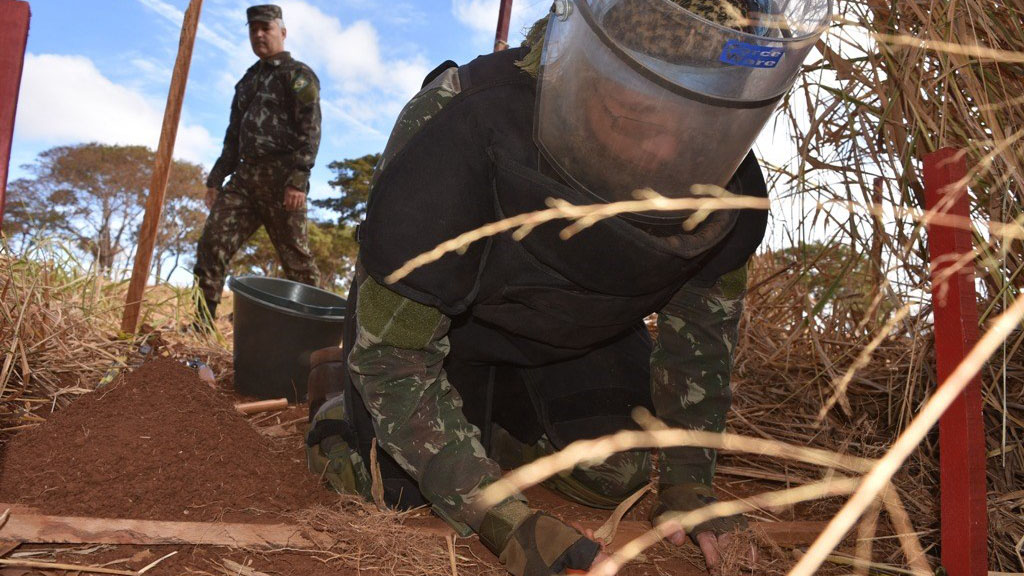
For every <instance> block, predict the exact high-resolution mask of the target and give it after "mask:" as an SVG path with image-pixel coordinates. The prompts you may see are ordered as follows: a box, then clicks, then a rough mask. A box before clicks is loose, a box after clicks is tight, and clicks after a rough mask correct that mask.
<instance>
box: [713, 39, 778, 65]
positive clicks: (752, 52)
mask: <svg viewBox="0 0 1024 576" xmlns="http://www.w3.org/2000/svg"><path fill="white" fill-rule="evenodd" d="M785 52H786V51H785V50H783V49H782V48H778V47H775V46H758V45H757V44H747V43H746V42H740V41H739V40H729V41H728V42H726V43H725V46H723V47H722V55H721V56H719V57H718V59H719V60H720V61H722V62H725V63H726V64H732V65H734V66H746V67H747V68H775V66H776V65H777V64H778V63H779V60H781V59H782V55H783V54H785Z"/></svg>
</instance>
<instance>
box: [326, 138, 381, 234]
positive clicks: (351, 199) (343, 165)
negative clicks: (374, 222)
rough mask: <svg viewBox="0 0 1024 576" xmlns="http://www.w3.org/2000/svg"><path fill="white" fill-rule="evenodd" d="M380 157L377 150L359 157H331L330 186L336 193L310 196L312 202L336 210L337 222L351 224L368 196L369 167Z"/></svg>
mask: <svg viewBox="0 0 1024 576" xmlns="http://www.w3.org/2000/svg"><path fill="white" fill-rule="evenodd" d="M379 160H380V154H379V153H378V154H367V155H366V156H362V157H360V158H348V159H345V160H341V161H338V160H335V161H334V162H331V163H330V164H328V165H327V167H328V168H330V169H331V170H333V171H334V179H333V180H331V181H330V182H329V184H330V185H331V188H334V189H335V190H337V191H338V192H339V193H340V195H339V196H338V197H337V198H325V199H323V200H313V205H314V206H317V207H318V208H326V209H328V210H333V211H335V212H337V213H338V224H341V225H347V226H355V225H356V224H358V223H359V222H360V221H361V220H362V219H363V216H364V215H365V214H366V200H367V198H369V196H370V185H371V184H372V181H373V168H374V166H376V165H377V162H378V161H379Z"/></svg>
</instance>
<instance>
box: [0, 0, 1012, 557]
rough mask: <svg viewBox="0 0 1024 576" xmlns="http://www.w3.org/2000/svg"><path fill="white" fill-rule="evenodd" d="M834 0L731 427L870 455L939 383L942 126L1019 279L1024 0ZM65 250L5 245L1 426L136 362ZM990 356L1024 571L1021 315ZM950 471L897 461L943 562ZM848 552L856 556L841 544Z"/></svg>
mask: <svg viewBox="0 0 1024 576" xmlns="http://www.w3.org/2000/svg"><path fill="white" fill-rule="evenodd" d="M838 9H839V11H840V12H839V14H837V18H836V20H835V22H834V24H833V27H832V29H831V30H830V31H829V33H828V34H827V35H826V36H825V37H824V38H823V39H822V42H821V43H820V44H819V50H820V52H819V59H818V60H817V61H814V62H810V63H809V65H808V66H807V67H806V68H807V73H806V74H805V75H803V76H802V77H801V80H800V81H799V84H798V86H797V87H796V88H795V89H794V91H793V92H792V93H791V95H790V97H789V98H787V100H786V102H785V105H784V108H783V110H782V113H781V115H780V116H779V117H778V124H777V126H781V127H785V126H786V125H788V126H789V127H790V128H792V132H793V133H794V134H795V136H794V139H795V141H796V144H797V147H798V154H797V156H796V157H794V158H792V159H791V160H790V161H788V162H785V163H781V164H780V165H778V166H774V167H772V170H771V173H770V180H771V182H770V187H771V188H772V190H773V198H774V199H775V200H776V201H778V200H779V199H781V200H782V202H781V204H779V203H777V204H776V205H775V214H776V216H775V217H776V218H777V219H778V218H784V219H785V223H783V224H781V225H779V226H776V227H775V232H774V234H773V236H772V238H771V239H770V241H769V245H770V246H771V249H768V250H765V251H763V252H762V253H761V254H759V255H758V256H757V257H755V258H754V260H753V261H752V263H751V268H750V282H749V295H748V298H747V304H746V310H745V313H744V317H743V323H742V327H741V337H742V341H741V344H740V346H739V352H738V355H737V358H736V370H735V371H736V375H737V383H736V401H735V411H734V414H733V415H732V417H731V420H730V427H731V429H732V430H733V431H735V432H737V433H739V434H742V435H745V436H750V437H759V438H763V439H766V440H775V441H781V442H786V443H789V444H792V445H796V446H808V447H815V448H819V449H825V450H829V451H832V452H835V453H838V454H847V455H851V456H856V457H859V458H866V459H871V460H875V459H878V458H881V457H882V456H883V455H884V454H885V453H886V452H887V451H888V449H889V448H890V447H891V446H892V444H893V443H894V442H895V440H896V438H897V437H898V436H899V435H900V434H901V433H902V432H903V431H904V430H905V429H906V428H907V426H908V425H909V423H910V422H911V421H912V419H913V417H914V415H916V414H917V413H918V412H919V410H920V409H921V407H922V406H923V405H924V404H925V402H926V401H927V400H928V399H929V398H930V396H931V394H932V391H933V390H934V389H935V387H936V386H937V384H938V382H937V379H936V376H935V373H934V354H935V352H934V348H933V338H932V332H931V331H932V324H931V322H932V319H931V309H930V300H929V296H928V294H929V286H930V280H929V262H928V258H927V246H926V233H925V231H924V230H923V228H922V226H921V225H920V223H919V221H918V219H917V218H915V217H914V216H913V214H914V213H915V212H917V211H920V210H921V209H923V208H924V185H923V182H922V178H921V166H920V159H921V157H922V156H923V155H924V154H925V153H928V152H931V151H934V150H936V149H938V148H940V147H944V146H954V147H959V148H963V149H965V150H966V151H967V160H968V167H969V176H968V182H967V184H968V185H969V187H970V199H971V216H972V218H971V222H970V223H963V224H964V225H965V226H967V225H969V226H970V228H971V230H972V232H973V236H974V238H975V245H976V247H977V253H976V255H975V257H974V262H973V263H974V265H975V267H976V269H977V271H978V275H979V285H980V287H981V294H980V295H979V298H980V301H979V311H980V314H981V317H982V324H983V327H984V326H987V325H988V323H989V322H990V320H991V319H992V318H994V317H995V316H997V315H998V314H999V313H1001V312H1003V311H1005V310H1006V309H1007V308H1008V305H1009V303H1010V302H1013V301H1014V300H1015V299H1016V298H1017V297H1019V295H1020V289H1021V287H1022V286H1024V275H1022V273H1021V269H1022V266H1024V244H1022V241H1021V238H1022V237H1024V236H1022V234H1024V226H1022V222H1024V215H1022V214H1024V211H1022V205H1024V185H1022V177H1024V153H1022V150H1024V146H1022V138H1024V129H1022V127H1024V96H1022V90H1021V88H1022V85H1021V82H1020V78H1021V77H1024V64H1022V62H1024V57H1022V55H1024V19H1022V15H1024V0H1008V1H1006V2H1000V3H994V2H991V1H987V0H960V1H958V2H953V3H940V2H935V1H932V0H929V1H927V2H900V3H890V2H881V1H877V0H867V1H865V2H844V3H840V4H839V5H838ZM518 225H519V226H523V225H525V226H526V230H525V231H528V230H529V227H530V226H529V223H528V222H520V223H519V224H518ZM453 246H454V245H453ZM57 254H58V253H57V252H56V251H50V252H48V253H46V254H41V255H40V257H37V258H33V259H28V260H25V259H15V258H12V257H10V256H9V255H4V256H0V283H2V284H0V314H2V318H0V319H2V321H3V325H2V328H0V350H2V351H3V353H4V354H5V356H4V364H3V370H2V372H0V429H2V430H4V431H7V432H12V431H14V430H16V429H18V428H21V427H24V426H32V425H36V423H38V421H40V419H41V418H42V417H43V415H45V412H46V411H48V410H49V409H51V408H53V407H59V406H61V405H63V404H65V403H67V402H68V401H70V399H71V398H73V397H74V396H75V395H76V394H80V393H83V392H85V391H87V390H89V389H91V388H92V387H94V386H95V384H96V383H97V382H98V381H99V380H100V379H101V378H102V377H103V375H104V374H105V373H106V372H107V371H108V370H109V368H110V367H111V365H116V364H117V363H121V364H124V363H127V362H128V359H129V358H130V356H131V354H132V350H134V348H135V347H136V346H137V344H138V343H139V342H138V340H137V339H134V340H133V339H118V338H117V337H116V330H117V326H118V323H119V322H118V321H119V318H120V306H121V303H122V302H123V294H124V286H123V285H118V284H106V283H104V282H102V281H100V280H98V279H96V278H95V277H92V276H90V275H88V274H85V275H82V274H80V273H77V272H74V270H73V269H74V268H75V267H74V266H73V265H70V264H69V263H68V261H67V259H63V260H62V258H60V257H59V255H57ZM188 302H189V301H188V298H187V296H184V295H181V294H178V293H176V292H174V291H169V292H167V293H166V298H164V299H162V301H161V302H159V303H158V305H156V306H151V307H150V308H147V310H148V311H147V312H146V314H148V315H149V316H148V317H147V318H145V319H144V322H148V323H149V324H150V325H152V326H156V327H160V326H168V325H171V324H174V323H178V322H180V321H181V320H182V318H183V317H184V315H185V314H184V312H183V311H185V310H188V309H189V303H188ZM178 345H179V346H180V347H181V348H180V350H182V351H183V352H184V353H188V354H193V355H205V357H207V358H210V359H211V360H212V363H213V364H214V365H215V368H218V371H219V372H223V371H225V370H229V369H230V366H229V364H230V361H229V360H228V359H227V357H226V353H225V351H224V350H223V348H220V347H218V346H217V345H215V344H209V343H207V342H206V341H202V340H194V341H181V342H180V344H178ZM218 362H219V363H220V364H219V365H217V363H218ZM981 374H982V381H983V394H984V405H985V412H984V419H985V426H986V430H987V432H988V439H987V447H988V450H989V452H988V483H989V484H988V489H989V502H988V504H989V506H988V510H989V524H990V526H989V527H990V550H991V553H990V569H991V570H993V571H1000V572H1020V571H1024V560H1022V559H1021V551H1020V545H1021V544H1022V543H1024V514H1022V511H1024V333H1022V332H1021V331H1019V330H1018V331H1017V332H1016V333H1014V334H1012V335H1011V336H1010V337H1009V338H1007V339H1006V341H1005V343H1004V345H1003V346H1002V347H1001V348H1000V349H999V350H998V351H997V353H996V355H995V356H993V357H992V358H991V359H990V361H989V363H988V364H987V365H986V366H984V367H983V368H982V372H981ZM938 470H939V467H938V455H937V436H936V435H934V434H933V435H930V436H927V437H926V438H925V439H924V441H923V442H922V443H921V444H920V446H919V447H918V448H917V450H916V451H914V452H913V453H911V454H910V456H909V458H908V459H907V460H906V462H905V463H904V465H903V466H902V467H901V468H900V469H899V471H898V472H897V473H896V475H895V476H894V477H893V479H892V486H894V487H895V488H896V492H897V493H898V494H899V496H900V498H901V499H902V501H903V503H904V505H905V507H906V510H907V513H908V516H909V520H910V522H911V524H912V525H913V527H914V529H915V530H916V531H917V533H916V534H917V536H918V537H919V538H920V540H921V542H922V544H923V547H924V549H925V552H926V553H927V554H928V555H929V556H930V562H931V564H932V566H936V565H937V561H936V556H937V548H936V546H937V544H938V543H939V534H938V529H939V520H938V518H939V511H938V501H937V498H936V494H937V493H938ZM719 477H720V478H722V479H724V480H730V481H743V480H756V481H757V482H760V483H764V484H767V485H771V484H773V483H774V484H777V485H778V487H779V488H780V489H782V488H787V487H790V486H805V485H811V484H814V483H816V482H819V481H821V480H822V477H823V471H822V470H821V468H820V467H818V466H816V465H813V464H809V463H804V462H800V461H786V462H780V461H779V460H778V459H777V458H774V457H768V456H757V455H751V454H743V453H736V454H728V455H725V456H723V458H722V460H721V462H720V468H719ZM835 508H836V507H835V506H832V507H831V508H829V507H823V508H812V507H803V508H798V511H797V512H787V513H782V512H778V514H780V515H782V516H783V517H795V515H798V514H815V513H819V514H820V513H823V511H827V512H829V513H831V512H834V511H835ZM337 513H338V512H337V511H317V512H313V513H311V514H310V516H309V517H308V518H307V519H306V520H307V521H308V522H310V523H311V524H312V525H315V526H319V527H322V528H330V526H332V525H333V526H337V525H339V524H338V522H339V519H338V518H337V517H335V516H334V514H337ZM762 513H765V514H767V513H768V512H762ZM876 513H877V514H878V516H876ZM346 514H348V517H351V514H349V513H346ZM356 517H358V514H357V515H356ZM876 518H877V524H875V522H874V520H875V519H876ZM866 519H867V521H866V522H865V523H864V524H862V525H861V527H860V528H859V533H860V534H862V535H863V536H864V537H865V538H866V540H862V542H861V544H860V546H858V550H859V553H860V554H862V555H864V556H865V557H868V555H870V557H871V560H872V562H873V563H874V566H875V567H876V568H878V569H879V570H890V571H897V572H898V571H899V570H901V569H905V566H906V565H907V562H906V559H905V558H904V557H903V555H902V553H901V552H900V551H899V548H898V547H896V546H892V545H889V544H888V543H889V542H890V540H889V539H887V535H886V532H887V531H888V532H891V529H888V528H887V526H889V522H890V520H889V517H888V513H886V512H884V511H883V508H882V506H881V505H879V506H878V509H877V510H876V512H874V513H869V514H868V515H867V516H866ZM359 522H363V523H362V524H359V523H358V522H357V523H356V524H355V526H357V528H356V529H355V530H356V532H358V531H359V530H365V531H369V532H367V534H369V537H371V538H374V539H375V538H378V537H379V540H374V541H375V542H377V544H374V545H373V546H377V548H373V546H371V549H373V550H380V551H381V553H390V552H391V550H390V548H391V547H392V546H397V545H400V544H401V542H397V541H396V539H395V538H396V537H395V536H394V534H397V533H396V532H394V530H395V529H394V525H395V520H393V519H388V518H384V517H375V516H374V515H372V514H371V515H367V516H365V517H363V520H360V521H359ZM406 537H407V534H406V533H403V536H402V538H403V539H404V538H406ZM430 546H431V548H430V550H431V551H430V552H429V558H428V564H427V566H429V572H426V571H425V572H417V573H431V574H440V573H448V572H450V571H451V568H450V557H449V555H448V552H447V550H445V549H444V547H443V546H438V545H437V542H436V541H432V542H431V544H430ZM356 553H357V554H356V556H353V557H352V558H355V560H356V562H357V563H364V562H365V564H363V565H364V566H367V567H368V566H370V565H373V566H374V567H375V568H380V569H383V570H385V571H387V570H389V569H390V570H399V569H401V570H404V569H405V568H406V567H399V566H397V565H395V564H387V561H386V560H382V559H380V557H379V556H374V555H373V554H371V555H370V556H359V555H360V554H366V552H365V551H363V550H361V549H359V548H358V547H357V549H356ZM344 554H353V552H351V551H348V552H345V553H344ZM776 556H778V557H779V558H783V557H784V556H785V554H784V553H782V552H781V551H780V552H779V553H778V554H776ZM833 560H834V561H835V562H840V563H845V564H847V565H850V566H854V565H856V564H858V561H857V560H856V559H853V558H846V557H843V556H838V555H837V556H834V557H833ZM423 561H424V560H423V558H421V557H419V556H417V557H416V558H415V562H416V563H422V562H423ZM783 563H784V562H783ZM413 565H416V564H413ZM393 573H396V574H397V573H405V572H393ZM410 573H411V572H410Z"/></svg>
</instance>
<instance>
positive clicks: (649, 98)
mask: <svg viewBox="0 0 1024 576" xmlns="http://www.w3.org/2000/svg"><path fill="white" fill-rule="evenodd" d="M830 2H831V0H557V1H556V3H555V10H554V12H553V13H552V14H551V15H550V17H549V22H548V26H547V35H546V37H545V40H544V49H543V54H542V56H541V69H540V80H539V93H538V96H537V111H536V114H535V126H534V138H535V140H536V142H537V145H538V147H539V148H540V150H541V152H542V154H543V155H544V157H545V158H546V160H547V161H548V162H549V163H550V164H551V165H552V166H553V167H554V169H555V170H556V171H557V172H559V174H560V175H561V176H562V177H563V178H564V179H565V180H566V181H568V182H569V183H570V184H572V185H573V186H574V187H575V188H577V189H579V190H580V191H582V192H585V193H587V194H590V195H591V196H593V197H595V198H596V199H598V200H600V201H605V202H614V201H619V200H631V199H634V198H635V197H636V194H635V192H636V191H637V190H642V189H648V188H649V189H652V190H654V191H655V192H657V193H659V194H661V195H663V196H667V197H671V198H682V197H688V196H694V195H695V194H694V193H693V192H692V191H691V187H692V186H693V185H694V184H713V185H717V186H724V185H725V184H726V183H727V182H728V181H729V179H730V177H731V176H732V174H733V173H734V172H735V170H736V168H737V167H738V166H739V164H740V162H741V161H742V160H743V157H744V156H745V155H746V154H747V151H748V150H750V147H751V145H752V144H753V142H754V139H755V138H756V137H757V134H758V133H759V132H760V131H761V128H762V127H763V126H764V124H765V123H766V122H767V121H768V118H769V117H770V116H771V113H772V111H773V110H774V109H775V106H776V104H777V103H778V101H779V100H780V99H781V98H782V96H783V95H784V94H785V93H786V92H787V91H788V90H789V88H790V87H791V86H792V85H793V82H794V81H795V80H796V76H797V74H798V73H799V70H800V65H801V64H802V62H803V60H804V58H805V56H806V55H807V52H808V51H810V49H811V47H812V46H813V45H814V43H815V41H816V40H817V38H818V36H819V35H820V34H821V32H822V31H823V30H824V27H825V26H826V25H827V23H828V20H829V16H830V9H831V4H830ZM685 216H686V214H685V213H668V212H650V213H643V214H634V215H631V217H633V218H635V219H639V220H644V221H649V222H654V223H658V222H665V221H673V220H677V219H679V218H681V217H685Z"/></svg>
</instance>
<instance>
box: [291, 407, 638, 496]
mask: <svg viewBox="0 0 1024 576" xmlns="http://www.w3.org/2000/svg"><path fill="white" fill-rule="evenodd" d="M345 415H346V398H345V395H344V394H337V395H336V396H333V397H332V398H331V399H329V400H328V401H327V402H325V403H324V405H323V406H322V407H321V408H320V410H318V411H317V413H316V415H315V416H314V417H313V421H312V422H311V423H310V427H311V429H312V427H315V426H316V425H317V423H318V422H320V421H322V420H342V419H344V418H345V417H346V416H345ZM353 444H354V442H352V441H351V439H346V438H344V437H342V436H341V435H336V436H328V437H326V438H324V439H323V440H321V441H320V442H319V443H318V444H316V445H314V446H307V448H306V462H307V465H308V467H309V471H310V472H312V473H313V474H316V475H317V476H319V477H321V478H323V479H324V481H325V482H326V483H327V484H328V485H329V486H330V487H331V488H333V489H334V490H336V491H338V492H341V493H345V494H358V495H361V496H363V497H365V498H367V499H369V498H370V494H371V491H370V487H371V483H372V480H371V477H370V473H369V471H368V468H367V466H366V462H365V461H364V460H363V458H362V457H361V456H360V455H359V452H358V451H357V450H356V449H355V447H354V445H353ZM557 451H558V450H557V448H555V447H554V445H552V443H551V442H550V441H549V440H548V439H547V437H546V436H545V437H541V439H540V440H539V441H537V442H536V443H535V444H524V443H522V442H520V441H519V440H517V439H516V438H515V437H514V436H512V435H511V434H509V433H508V432H507V431H505V429H504V428H502V427H501V426H499V425H497V424H494V425H493V430H492V439H491V450H490V451H489V452H488V453H487V457H488V458H491V459H493V460H494V461H496V462H497V463H498V464H499V465H501V467H503V468H507V469H511V468H516V467H518V466H522V465H524V464H528V463H530V462H532V461H534V460H536V459H538V458H540V457H542V456H547V455H549V454H553V453H555V452H557ZM650 477H651V458H650V452H648V451H646V450H631V451H629V452H620V453H618V454H613V455H611V456H609V457H608V458H607V459H605V460H603V461H601V462H595V463H588V464H585V465H580V466H577V467H575V468H573V469H572V470H571V471H568V472H563V473H560V474H558V475H556V476H554V477H552V478H550V479H548V480H547V481H546V482H545V483H544V485H545V486H547V487H548V488H550V489H552V490H554V491H555V492H558V493H560V494H562V495H563V496H565V497H566V498H569V499H570V500H574V501H576V502H579V503H581V504H584V505H586V506H592V507H594V508H614V507H615V506H616V505H618V503H619V502H621V501H622V500H624V499H625V498H626V497H627V496H629V495H630V494H632V493H633V492H635V491H636V490H638V489H640V488H641V487H642V486H644V485H645V484H646V483H647V482H648V481H649V480H650Z"/></svg>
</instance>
